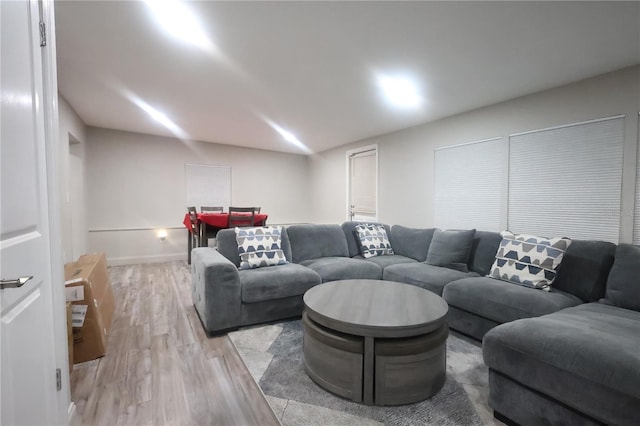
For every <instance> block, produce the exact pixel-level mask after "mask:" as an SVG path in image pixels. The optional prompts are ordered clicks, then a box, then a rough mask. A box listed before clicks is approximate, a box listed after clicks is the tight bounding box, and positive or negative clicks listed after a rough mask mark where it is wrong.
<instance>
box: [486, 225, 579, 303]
mask: <svg viewBox="0 0 640 426" xmlns="http://www.w3.org/2000/svg"><path fill="white" fill-rule="evenodd" d="M500 235H502V241H501V242H500V247H499V248H498V253H496V260H495V262H493V266H492V267H491V272H490V273H489V276H490V277H492V278H497V279H500V280H504V281H509V282H512V283H515V284H520V285H522V286H525V287H531V288H537V289H541V290H545V291H549V290H550V289H551V284H552V283H553V280H555V279H556V274H557V272H558V268H559V267H560V263H561V262H562V259H563V257H564V253H565V252H566V251H567V248H569V246H570V245H571V240H570V239H568V238H552V239H547V238H539V237H534V236H532V235H524V234H521V235H515V234H513V233H511V232H509V231H504V232H501V233H500Z"/></svg>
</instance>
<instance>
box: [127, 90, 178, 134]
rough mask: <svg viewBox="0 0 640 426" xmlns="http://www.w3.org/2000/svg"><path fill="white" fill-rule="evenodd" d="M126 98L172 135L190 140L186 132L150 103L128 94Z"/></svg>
mask: <svg viewBox="0 0 640 426" xmlns="http://www.w3.org/2000/svg"><path fill="white" fill-rule="evenodd" d="M125 96H126V97H127V99H129V100H130V101H131V102H133V103H134V104H135V105H136V106H137V107H138V108H140V109H141V110H143V111H144V112H146V113H147V114H148V115H149V117H151V118H153V119H154V120H155V121H157V122H158V123H160V124H162V125H163V126H164V127H166V128H167V129H169V131H171V133H173V134H174V135H175V136H176V137H178V138H180V139H188V138H189V136H188V135H187V133H186V132H185V131H184V130H182V129H181V128H180V127H179V126H178V125H177V124H176V123H174V122H173V121H171V119H170V118H169V117H167V115H166V114H165V113H163V112H161V111H159V110H157V109H156V108H154V107H152V106H151V105H149V104H148V103H146V102H145V101H143V100H142V99H140V98H139V97H137V96H136V95H134V94H131V93H127V94H125Z"/></svg>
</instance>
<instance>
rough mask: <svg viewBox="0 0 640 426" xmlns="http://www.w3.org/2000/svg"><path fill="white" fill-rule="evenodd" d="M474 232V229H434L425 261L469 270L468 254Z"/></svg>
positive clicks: (444, 266) (462, 270) (461, 270)
mask: <svg viewBox="0 0 640 426" xmlns="http://www.w3.org/2000/svg"><path fill="white" fill-rule="evenodd" d="M475 233H476V230H475V229H469V230H447V231H442V230H440V229H436V231H435V232H434V234H433V240H432V241H431V245H430V246H429V251H428V252H427V260H425V262H426V263H427V264H429V265H433V266H441V267H443V268H449V269H455V270H456V271H460V272H469V266H468V263H469V254H470V253H471V247H472V246H473V237H474V235H475Z"/></svg>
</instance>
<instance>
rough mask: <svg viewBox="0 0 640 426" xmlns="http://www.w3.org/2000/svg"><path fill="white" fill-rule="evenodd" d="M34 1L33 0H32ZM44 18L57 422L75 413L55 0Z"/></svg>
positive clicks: (45, 2) (46, 3) (44, 0)
mask: <svg viewBox="0 0 640 426" xmlns="http://www.w3.org/2000/svg"><path fill="white" fill-rule="evenodd" d="M32 1H33V0H32ZM39 2H40V4H41V6H42V15H41V19H42V22H44V24H45V27H46V33H47V45H46V46H44V47H42V48H41V49H42V77H43V110H44V117H45V129H44V138H45V146H46V152H45V156H46V159H47V193H48V202H49V238H50V256H51V278H52V281H51V284H52V302H53V328H54V334H55V336H54V337H55V338H54V341H55V362H56V367H57V368H60V369H61V371H62V377H61V381H62V390H60V391H59V392H58V393H57V403H58V407H57V408H58V409H57V412H58V419H57V423H58V424H63V425H67V424H69V422H70V420H71V417H72V416H73V415H74V413H75V404H74V403H73V402H72V401H71V388H70V383H71V381H70V378H69V361H68V360H69V351H68V345H67V312H66V304H65V302H66V299H65V294H64V257H63V248H62V236H61V204H60V196H61V194H60V185H59V182H60V173H61V170H60V153H61V152H62V149H63V148H64V150H65V151H66V150H68V147H67V145H68V141H60V132H59V116H58V70H57V64H56V57H57V56H56V25H55V11H54V0H40V1H39Z"/></svg>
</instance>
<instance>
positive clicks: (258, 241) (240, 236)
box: [235, 226, 289, 269]
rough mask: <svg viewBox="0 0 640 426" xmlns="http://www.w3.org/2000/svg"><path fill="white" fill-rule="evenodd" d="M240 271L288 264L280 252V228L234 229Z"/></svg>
mask: <svg viewBox="0 0 640 426" xmlns="http://www.w3.org/2000/svg"><path fill="white" fill-rule="evenodd" d="M235 233H236V241H237V242H238V254H239V255H240V269H253V268H261V267H264V266H279V265H285V264H287V263H289V262H288V261H287V259H286V257H285V256H284V252H283V251H282V242H281V234H282V227H281V226H260V227H251V228H238V227H236V228H235Z"/></svg>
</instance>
